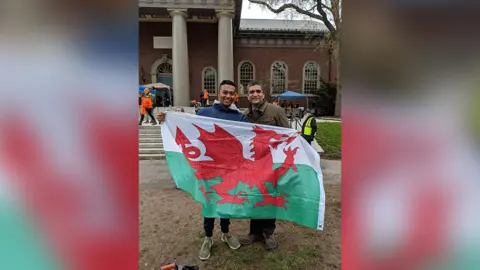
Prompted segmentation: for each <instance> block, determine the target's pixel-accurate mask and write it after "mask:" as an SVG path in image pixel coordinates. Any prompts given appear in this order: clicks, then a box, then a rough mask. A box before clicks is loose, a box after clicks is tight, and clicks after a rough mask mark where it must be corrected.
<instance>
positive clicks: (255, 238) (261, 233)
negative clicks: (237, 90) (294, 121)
mask: <svg viewBox="0 0 480 270" xmlns="http://www.w3.org/2000/svg"><path fill="white" fill-rule="evenodd" d="M247 98H248V101H249V102H250V105H249V107H248V109H247V110H246V111H245V112H244V114H245V115H246V117H247V118H248V120H250V122H251V123H255V124H261V125H269V126H277V127H285V128H289V127H290V124H289V123H288V119H287V116H286V115H285V111H284V110H282V108H280V107H279V106H277V105H274V104H271V103H268V102H266V101H265V93H264V92H263V88H262V85H261V83H260V82H259V81H256V80H254V81H251V82H250V83H249V84H248V96H247ZM275 221H276V219H251V220H250V231H249V233H248V235H247V236H246V237H244V238H241V239H239V240H240V243H241V244H242V245H250V244H252V243H253V242H261V241H263V242H264V243H265V249H266V250H274V249H275V248H276V247H277V241H276V240H275V237H274V235H273V233H274V232H275V228H276V225H275Z"/></svg>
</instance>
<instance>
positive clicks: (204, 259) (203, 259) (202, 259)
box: [198, 254, 211, 261]
mask: <svg viewBox="0 0 480 270" xmlns="http://www.w3.org/2000/svg"><path fill="white" fill-rule="evenodd" d="M210 255H211V254H209V255H208V257H206V258H202V257H200V256H198V258H199V259H200V260H201V261H206V260H208V259H209V258H210Z"/></svg>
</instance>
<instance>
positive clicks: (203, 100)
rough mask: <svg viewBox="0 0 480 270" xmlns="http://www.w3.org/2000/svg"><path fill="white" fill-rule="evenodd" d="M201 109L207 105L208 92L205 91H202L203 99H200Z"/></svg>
mask: <svg viewBox="0 0 480 270" xmlns="http://www.w3.org/2000/svg"><path fill="white" fill-rule="evenodd" d="M202 98H203V99H202V107H206V106H207V105H208V91H207V89H204V90H203V97H202Z"/></svg>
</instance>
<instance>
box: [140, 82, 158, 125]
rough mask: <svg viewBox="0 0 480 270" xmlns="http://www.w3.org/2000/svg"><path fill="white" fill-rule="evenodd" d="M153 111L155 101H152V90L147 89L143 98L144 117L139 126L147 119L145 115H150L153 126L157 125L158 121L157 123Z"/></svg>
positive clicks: (141, 118)
mask: <svg viewBox="0 0 480 270" xmlns="http://www.w3.org/2000/svg"><path fill="white" fill-rule="evenodd" d="M152 109H153V101H152V95H150V90H148V88H145V90H144V91H143V97H142V116H141V117H140V122H139V123H138V125H139V126H141V125H142V123H143V119H145V114H148V115H149V116H150V119H152V125H156V124H157V121H155V117H153V115H152Z"/></svg>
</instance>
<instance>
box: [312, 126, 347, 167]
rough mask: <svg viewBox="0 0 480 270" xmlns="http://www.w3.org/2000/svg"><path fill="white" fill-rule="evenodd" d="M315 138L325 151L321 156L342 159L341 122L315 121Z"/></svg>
mask: <svg viewBox="0 0 480 270" xmlns="http://www.w3.org/2000/svg"><path fill="white" fill-rule="evenodd" d="M317 127H318V130H317V135H316V139H317V142H318V144H319V145H320V146H321V147H322V148H323V150H324V151H325V153H323V154H322V158H325V159H342V152H341V146H342V123H317Z"/></svg>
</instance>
